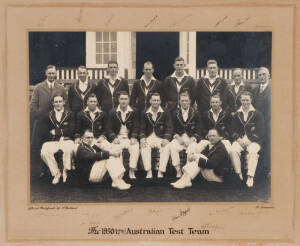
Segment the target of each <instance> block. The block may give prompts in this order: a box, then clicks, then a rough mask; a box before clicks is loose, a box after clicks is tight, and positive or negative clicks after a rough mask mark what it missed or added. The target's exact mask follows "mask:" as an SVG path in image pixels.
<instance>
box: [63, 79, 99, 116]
mask: <svg viewBox="0 0 300 246" xmlns="http://www.w3.org/2000/svg"><path fill="white" fill-rule="evenodd" d="M95 87H96V86H95V84H93V83H91V81H88V86H87V89H86V90H85V91H84V92H82V91H81V90H80V89H79V81H78V80H77V81H76V82H74V83H73V84H72V85H71V86H70V88H69V91H68V101H69V107H70V109H71V110H72V111H73V113H74V114H75V115H77V113H79V112H80V111H81V110H84V109H85V107H86V100H87V97H88V95H89V94H91V93H95ZM82 95H83V97H82Z"/></svg>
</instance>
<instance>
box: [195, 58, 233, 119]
mask: <svg viewBox="0 0 300 246" xmlns="http://www.w3.org/2000/svg"><path fill="white" fill-rule="evenodd" d="M207 72H208V74H207V75H205V77H204V78H200V79H199V80H198V82H197V87H196V93H195V94H196V101H197V105H198V110H199V111H200V113H201V114H203V113H204V112H205V111H208V110H209V108H210V98H211V96H212V95H214V94H217V93H218V94H219V95H220V97H221V100H222V101H224V100H223V97H224V92H225V90H226V88H227V82H226V81H225V79H223V78H220V76H219V75H218V64H217V62H216V61H215V60H209V61H208V62H207ZM223 108H226V105H223Z"/></svg>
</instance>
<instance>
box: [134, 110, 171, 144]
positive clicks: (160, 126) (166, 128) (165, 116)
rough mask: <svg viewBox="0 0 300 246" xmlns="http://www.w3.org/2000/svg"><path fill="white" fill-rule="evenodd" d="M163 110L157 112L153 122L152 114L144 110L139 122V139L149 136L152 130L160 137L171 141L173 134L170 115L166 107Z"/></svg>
mask: <svg viewBox="0 0 300 246" xmlns="http://www.w3.org/2000/svg"><path fill="white" fill-rule="evenodd" d="M163 110H164V112H159V113H158V114H157V119H156V121H155V122H154V121H153V119H152V114H151V113H147V111H144V112H143V113H142V117H141V122H140V135H139V137H140V139H142V138H145V137H149V136H150V135H151V134H152V133H153V132H154V133H155V134H156V136H158V137H160V138H164V139H167V140H169V141H171V139H172V135H173V122H172V117H171V115H170V113H169V111H168V110H167V109H163Z"/></svg>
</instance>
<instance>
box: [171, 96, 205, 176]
mask: <svg viewBox="0 0 300 246" xmlns="http://www.w3.org/2000/svg"><path fill="white" fill-rule="evenodd" d="M179 105H180V108H179V109H177V110H176V111H174V112H173V114H172V116H173V125H174V136H173V140H172V142H171V144H170V151H171V158H172V164H173V166H174V167H175V169H176V171H177V175H176V177H178V178H180V177H181V175H182V171H181V167H180V158H179V152H180V151H182V150H186V153H187V154H188V153H194V152H195V151H196V147H197V142H198V141H199V140H200V139H201V135H202V120H201V116H200V114H199V112H197V111H195V110H194V109H193V108H192V107H191V99H190V95H189V92H188V91H182V92H181V93H180V96H179Z"/></svg>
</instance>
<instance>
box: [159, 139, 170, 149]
mask: <svg viewBox="0 0 300 246" xmlns="http://www.w3.org/2000/svg"><path fill="white" fill-rule="evenodd" d="M168 143H169V140H168V139H163V140H162V142H161V147H165V146H166V145H167V144H168Z"/></svg>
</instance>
